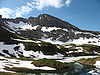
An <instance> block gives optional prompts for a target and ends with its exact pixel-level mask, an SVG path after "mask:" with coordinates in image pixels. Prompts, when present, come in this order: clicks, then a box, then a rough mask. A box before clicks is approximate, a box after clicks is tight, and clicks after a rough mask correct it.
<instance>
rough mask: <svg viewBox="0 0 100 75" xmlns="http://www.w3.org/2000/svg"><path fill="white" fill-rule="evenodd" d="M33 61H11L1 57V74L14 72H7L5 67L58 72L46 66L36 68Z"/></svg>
mask: <svg viewBox="0 0 100 75" xmlns="http://www.w3.org/2000/svg"><path fill="white" fill-rule="evenodd" d="M32 62H33V61H23V60H18V59H9V58H5V57H2V56H0V72H13V71H7V70H5V67H9V68H13V67H19V68H28V69H32V70H34V69H40V70H56V69H55V68H52V67H48V66H44V67H36V66H35V65H33V64H31V63H32Z"/></svg>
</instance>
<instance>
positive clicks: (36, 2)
mask: <svg viewBox="0 0 100 75" xmlns="http://www.w3.org/2000/svg"><path fill="white" fill-rule="evenodd" d="M27 4H28V5H29V6H30V7H32V8H36V9H38V10H41V9H43V8H45V7H55V8H61V7H63V6H64V1H63V0H33V1H31V2H28V3H27Z"/></svg>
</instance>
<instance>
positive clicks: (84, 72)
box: [28, 63, 100, 75]
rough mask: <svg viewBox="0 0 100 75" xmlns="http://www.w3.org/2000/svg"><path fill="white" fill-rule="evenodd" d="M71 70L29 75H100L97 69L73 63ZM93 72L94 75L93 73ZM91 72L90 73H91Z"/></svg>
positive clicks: (31, 74) (39, 72) (40, 72)
mask: <svg viewBox="0 0 100 75" xmlns="http://www.w3.org/2000/svg"><path fill="white" fill-rule="evenodd" d="M70 66H71V67H70V68H69V69H67V70H58V71H40V70H39V71H38V70H37V71H34V72H32V73H29V74H28V75H100V73H99V72H98V73H97V70H96V68H95V67H91V66H85V65H84V66H83V65H81V64H79V63H71V64H70ZM90 71H93V72H94V73H91V72H90ZM89 72H90V73H89Z"/></svg>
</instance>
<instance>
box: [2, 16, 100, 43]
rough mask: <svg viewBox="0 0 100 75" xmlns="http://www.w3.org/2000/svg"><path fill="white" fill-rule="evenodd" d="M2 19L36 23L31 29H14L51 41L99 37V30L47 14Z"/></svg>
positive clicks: (28, 35) (17, 22) (26, 34)
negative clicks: (89, 28)
mask: <svg viewBox="0 0 100 75" xmlns="http://www.w3.org/2000/svg"><path fill="white" fill-rule="evenodd" d="M3 21H4V22H7V21H10V22H13V23H15V24H19V22H20V21H22V22H23V23H25V24H26V23H27V24H30V25H31V26H32V27H34V26H37V25H38V26H37V28H36V29H32V30H30V29H26V30H21V29H20V28H16V29H17V30H16V31H17V32H20V35H22V36H25V37H31V38H36V39H42V38H45V39H51V40H52V41H55V40H58V41H62V42H67V41H69V40H74V39H79V38H87V39H89V38H94V37H95V38H99V34H100V32H96V31H88V30H81V29H79V28H78V27H75V26H74V25H72V24H70V23H68V22H66V21H63V20H61V19H59V18H56V17H53V16H51V15H48V14H41V15H39V16H38V17H29V18H28V19H25V18H21V17H19V18H15V19H3ZM17 32H16V33H17Z"/></svg>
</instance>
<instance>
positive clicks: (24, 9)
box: [15, 5, 32, 17]
mask: <svg viewBox="0 0 100 75" xmlns="http://www.w3.org/2000/svg"><path fill="white" fill-rule="evenodd" d="M31 10H32V8H31V7H29V6H28V5H27V6H22V7H20V8H17V9H16V10H15V16H16V17H21V16H22V15H24V14H28V13H30V11H31Z"/></svg>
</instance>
